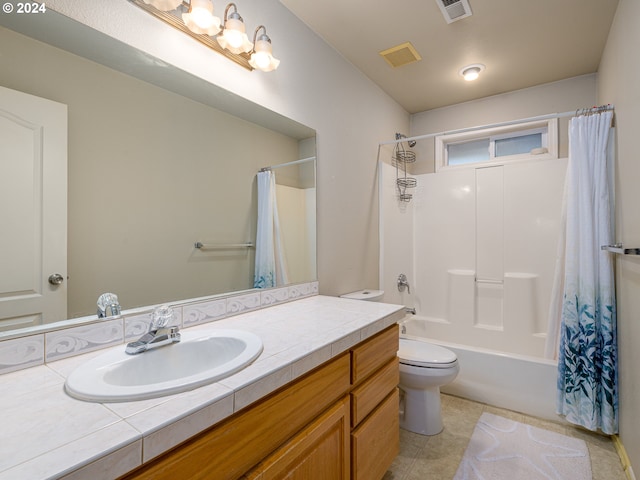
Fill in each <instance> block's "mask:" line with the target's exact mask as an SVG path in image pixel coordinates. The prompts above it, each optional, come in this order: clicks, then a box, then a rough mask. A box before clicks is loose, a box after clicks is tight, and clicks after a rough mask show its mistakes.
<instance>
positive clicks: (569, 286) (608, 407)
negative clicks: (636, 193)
mask: <svg viewBox="0 0 640 480" xmlns="http://www.w3.org/2000/svg"><path fill="white" fill-rule="evenodd" d="M612 118H613V112H612V111H605V112H602V113H595V114H591V115H583V116H579V117H574V118H572V119H571V122H570V126H569V165H568V167H567V179H566V184H565V200H564V205H563V209H564V212H563V220H564V222H565V224H564V234H563V236H562V237H563V238H562V239H561V240H563V244H561V245H560V246H559V255H560V256H561V257H562V256H564V261H563V262H562V261H560V262H558V264H557V266H558V267H559V268H560V269H561V271H560V272H556V279H560V281H558V282H556V285H555V286H554V288H557V289H558V291H557V292H555V293H556V294H555V295H552V297H555V299H556V301H557V302H559V303H558V305H556V306H555V307H554V306H553V305H552V306H551V308H550V318H549V320H550V325H549V327H550V329H549V337H550V338H549V343H550V344H551V343H555V344H556V345H557V346H558V350H557V353H558V390H557V398H556V407H557V412H558V413H559V414H561V415H564V416H565V418H566V419H567V420H568V421H569V422H571V423H574V424H577V425H581V426H583V427H585V428H587V429H589V430H593V431H596V430H598V429H600V430H602V431H603V432H604V433H606V434H614V433H617V431H618V391H617V339H616V302H615V283H614V271H613V255H612V254H610V253H608V252H606V251H603V250H601V249H600V246H601V245H610V244H612V243H614V242H613V228H612V227H613V221H612V220H613V215H612V204H613V203H612V202H613V189H612V187H611V181H612V175H611V172H612V169H611V162H612V160H613V159H612V155H611V149H610V145H609V143H610V137H611V121H612ZM560 289H561V290H560ZM559 291H560V292H562V293H561V295H559V294H557V293H558V292H559ZM554 312H558V313H559V314H560V318H559V319H558V318H557V316H556V315H554ZM558 320H559V321H558ZM554 324H555V325H554ZM554 330H556V331H557V332H559V337H560V338H559V342H557V343H556V342H554V341H553V339H552V335H553V331H554Z"/></svg>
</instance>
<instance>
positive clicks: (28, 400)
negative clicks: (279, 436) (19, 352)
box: [0, 296, 404, 480]
mask: <svg viewBox="0 0 640 480" xmlns="http://www.w3.org/2000/svg"><path fill="white" fill-rule="evenodd" d="M403 317H404V307H403V306H401V305H391V304H384V303H376V302H363V301H357V300H349V299H344V298H335V297H326V296H313V297H309V298H305V299H302V300H297V301H294V302H290V303H285V304H281V305H277V306H274V307H270V308H265V309H262V310H258V311H254V312H249V313H245V314H242V315H238V316H235V317H230V318H225V319H223V320H218V321H216V322H213V323H208V324H205V325H200V326H197V327H191V328H189V330H190V331H197V330H198V329H209V328H211V327H214V328H236V329H244V330H249V331H252V332H254V333H256V334H257V335H259V336H260V337H261V338H262V342H263V344H264V350H263V352H262V354H261V355H260V357H258V359H257V360H256V361H255V362H254V363H253V364H251V365H250V366H248V367H247V368H245V369H244V370H242V371H240V372H238V373H236V374H235V375H232V376H230V377H227V378H225V379H223V380H220V381H219V382H217V383H212V384H210V385H207V386H204V387H200V388H197V389H194V390H191V391H188V392H184V393H180V394H176V395H169V396H165V397H160V398H155V399H151V400H141V401H136V402H122V403H92V402H83V401H80V400H75V399H73V398H72V397H70V396H69V395H67V394H66V393H65V392H64V388H63V386H64V381H65V378H66V377H67V375H68V374H69V373H70V372H71V371H73V370H74V369H75V368H76V367H77V366H78V365H80V364H82V363H83V362H85V361H86V360H88V359H89V358H93V357H95V356H97V355H100V354H102V353H104V352H105V351H108V350H111V349H119V348H124V346H123V345H118V346H116V347H110V348H109V349H104V350H99V351H96V352H92V353H87V354H84V355H79V356H76V357H71V358H67V359H64V360H59V361H56V362H52V363H48V364H46V365H41V366H38V367H32V368H29V369H26V370H21V371H18V372H13V373H8V374H5V375H2V376H0V385H2V389H1V391H2V395H1V397H0V411H1V412H2V414H3V420H2V427H1V429H0V432H1V433H0V445H1V447H0V480H5V479H16V480H24V479H27V478H28V479H48V478H64V479H85V478H91V479H92V480H99V479H113V478H117V477H118V476H120V475H123V474H124V473H126V472H128V471H130V470H133V469H134V468H136V467H137V466H139V465H140V464H141V463H143V462H146V461H148V460H150V459H152V458H154V457H156V456H158V455H160V454H162V453H163V452H165V451H167V450H169V449H170V448H172V447H174V446H175V445H177V444H179V443H181V442H183V441H184V440H186V439H187V438H189V437H192V436H193V435H196V434H197V433H199V432H201V431H203V430H205V429H207V428H208V427H210V426H212V425H214V424H215V423H218V422H219V421H221V420H222V419H224V418H226V417H227V416H229V415H231V414H232V413H234V412H236V411H238V410H240V409H242V408H244V407H246V406H247V405H249V404H251V403H253V402H254V401H256V400H258V399H260V398H262V397H263V396H265V395H267V394H269V393H271V392H272V391H274V390H276V389H277V388H279V387H281V386H283V385H285V384H287V383H289V382H290V381H292V380H294V379H295V378H297V377H299V376H301V375H303V374H304V373H306V372H308V371H310V370H311V369H313V368H315V367H316V366H318V365H320V364H322V363H324V362H326V361H327V360H329V359H330V358H332V357H334V356H336V355H338V354H340V353H341V352H344V351H345V350H347V349H349V348H350V347H352V346H353V345H355V344H357V343H359V342H360V341H362V340H364V339H366V338H368V337H370V336H372V335H374V334H375V333H377V332H379V331H381V330H384V329H385V328H386V327H388V326H389V325H392V324H394V323H396V322H398V321H399V320H401V319H402V318H403ZM166 348H171V347H170V346H168V347H166Z"/></svg>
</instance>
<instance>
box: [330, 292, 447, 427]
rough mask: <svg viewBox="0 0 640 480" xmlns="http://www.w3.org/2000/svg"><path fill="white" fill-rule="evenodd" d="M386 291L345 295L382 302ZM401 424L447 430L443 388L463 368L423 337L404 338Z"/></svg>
mask: <svg viewBox="0 0 640 480" xmlns="http://www.w3.org/2000/svg"><path fill="white" fill-rule="evenodd" d="M383 296H384V291H383V290H359V291H357V292H351V293H348V294H345V295H340V297H342V298H351V299H355V300H369V301H376V302H379V301H380V300H382V297H383ZM398 357H399V359H400V390H401V391H402V397H401V398H402V404H403V408H401V414H400V427H401V428H403V429H405V430H409V431H411V432H415V433H419V434H421V435H436V434H438V433H440V432H441V431H442V429H443V424H442V409H441V406H440V405H441V402H440V387H441V386H443V385H446V384H447V383H450V382H452V381H453V380H454V379H455V378H456V376H457V375H458V371H459V370H460V367H459V366H458V358H457V357H456V354H455V353H453V352H452V351H451V350H447V349H446V348H444V347H441V346H439V345H434V344H432V343H429V342H426V341H423V340H420V339H419V338H417V337H413V338H403V337H400V349H399V350H398Z"/></svg>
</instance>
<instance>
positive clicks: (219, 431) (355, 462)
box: [125, 325, 400, 480]
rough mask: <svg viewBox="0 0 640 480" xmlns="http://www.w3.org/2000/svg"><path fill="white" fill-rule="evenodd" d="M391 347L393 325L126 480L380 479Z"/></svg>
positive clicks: (393, 447) (390, 433) (385, 463)
mask: <svg viewBox="0 0 640 480" xmlns="http://www.w3.org/2000/svg"><path fill="white" fill-rule="evenodd" d="M397 350H398V326H397V325H393V326H391V327H388V328H387V329H385V330H384V331H383V332H381V333H379V334H377V335H375V336H374V337H372V338H370V339H367V340H365V341H364V342H361V343H359V344H358V345H356V346H354V347H353V348H351V349H349V350H348V351H347V352H344V353H342V354H340V355H339V356H337V357H336V358H335V359H333V360H331V361H329V362H327V363H325V364H324V365H322V366H320V367H318V368H316V369H315V370H313V371H312V372H310V373H309V374H307V375H305V376H304V377H302V378H300V379H298V380H296V381H294V382H292V383H291V384H289V385H286V386H284V387H283V388H281V389H279V390H278V391H276V392H274V393H273V394H271V395H270V396H268V397H267V398H266V399H264V400H261V401H258V402H256V403H255V404H252V405H250V406H249V407H247V408H246V409H244V410H242V411H240V412H238V413H237V414H235V415H233V416H232V417H230V418H228V419H226V420H225V421H224V422H222V423H221V424H220V425H216V426H214V427H213V428H211V429H210V430H208V431H206V432H204V433H202V434H200V435H198V436H197V437H195V438H192V439H190V440H188V441H187V442H186V443H184V444H183V445H180V446H178V447H177V448H175V449H174V450H172V451H170V452H168V453H167V454H165V455H162V456H161V457H160V458H158V459H156V460H154V461H152V462H150V463H149V464H147V465H143V466H142V467H141V468H140V469H139V470H137V471H135V472H133V473H132V474H130V475H127V476H126V477H125V478H126V479H164V478H166V479H175V478H189V479H199V478H201V479H206V478H215V479H235V478H239V477H242V478H244V479H251V480H263V479H264V480H266V479H272V478H283V477H286V478H291V479H293V478H299V479H301V480H313V479H317V480H327V479H348V478H353V479H359V480H374V479H380V478H382V476H383V475H384V473H385V472H386V471H387V469H388V468H389V466H390V465H391V462H392V461H393V459H394V458H395V456H396V455H397V454H398V447H399V434H400V430H399V425H398V389H397V385H398V359H397V356H396V352H397ZM245 473H246V474H245ZM243 474H245V475H244V476H243Z"/></svg>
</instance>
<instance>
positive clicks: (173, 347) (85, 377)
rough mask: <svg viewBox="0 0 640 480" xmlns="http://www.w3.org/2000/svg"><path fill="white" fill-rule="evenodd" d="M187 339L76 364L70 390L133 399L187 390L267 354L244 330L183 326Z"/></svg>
mask: <svg viewBox="0 0 640 480" xmlns="http://www.w3.org/2000/svg"><path fill="white" fill-rule="evenodd" d="M181 335H182V340H181V341H180V342H179V343H173V344H170V345H165V346H163V347H158V348H155V349H151V350H148V351H146V352H143V353H139V354H137V355H127V354H126V353H125V352H124V348H125V346H124V345H122V348H120V347H118V348H117V349H115V350H111V351H109V352H107V353H104V354H103V355H99V356H97V357H95V358H93V359H91V360H89V361H88V362H87V363H85V364H83V365H82V366H80V367H78V368H77V369H75V370H74V371H73V372H72V373H71V375H69V377H68V378H67V381H66V382H65V389H66V391H67V393H68V394H69V395H71V396H72V397H75V398H78V399H80V400H88V401H93V402H129V401H133V400H144V399H147V398H155V397H160V396H163V395H170V394H174V393H180V392H184V391H186V390H191V389H192V388H196V387H201V386H203V385H206V384H208V383H213V382H215V381H218V380H220V379H222V378H225V377H228V376H230V375H232V374H234V373H236V372H238V371H240V370H242V369H243V368H245V367H246V366H247V365H249V364H250V363H251V362H253V361H254V360H255V359H256V358H257V357H258V356H259V355H260V353H262V340H260V337H258V336H257V335H255V334H253V333H251V332H246V331H243V330H222V329H213V328H212V329H209V330H199V331H194V332H190V331H188V330H187V331H182V332H181Z"/></svg>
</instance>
